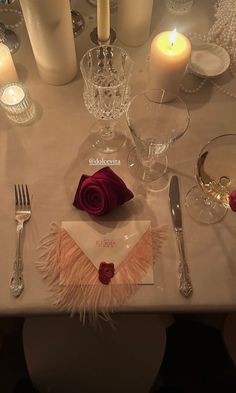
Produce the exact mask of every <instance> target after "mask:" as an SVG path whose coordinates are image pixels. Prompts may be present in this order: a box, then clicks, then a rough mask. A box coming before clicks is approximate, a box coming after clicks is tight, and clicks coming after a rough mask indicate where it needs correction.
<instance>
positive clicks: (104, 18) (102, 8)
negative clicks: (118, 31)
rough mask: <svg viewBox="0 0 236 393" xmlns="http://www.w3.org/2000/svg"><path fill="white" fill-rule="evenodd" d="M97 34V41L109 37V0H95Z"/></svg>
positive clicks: (103, 40) (105, 39) (104, 40)
mask: <svg viewBox="0 0 236 393" xmlns="http://www.w3.org/2000/svg"><path fill="white" fill-rule="evenodd" d="M97 34H98V41H99V42H106V41H108V40H109V38H110V0H98V1H97Z"/></svg>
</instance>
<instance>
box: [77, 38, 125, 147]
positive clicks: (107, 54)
mask: <svg viewBox="0 0 236 393" xmlns="http://www.w3.org/2000/svg"><path fill="white" fill-rule="evenodd" d="M80 68H81V72H82V75H83V78H84V94H83V96H84V102H85V106H86V107H87V109H88V111H89V112H90V113H91V114H92V115H93V116H94V117H95V118H96V119H99V120H100V121H97V122H96V123H95V124H94V125H93V127H92V130H91V134H90V139H91V143H92V145H93V146H94V147H95V148H97V149H98V150H99V151H101V152H103V153H112V152H114V151H117V150H118V149H119V148H120V147H121V146H123V144H124V142H125V140H126V137H125V135H124V132H123V127H122V126H121V125H120V124H119V122H117V121H116V120H118V119H119V118H120V117H121V115H122V114H123V113H124V112H125V111H126V108H127V106H128V103H129V100H130V87H129V79H130V76H131V72H132V68H133V61H132V60H131V58H130V57H129V55H128V54H127V53H126V52H125V51H124V50H123V49H121V48H118V47H116V46H112V45H103V46H100V47H95V48H92V49H90V50H89V51H88V52H86V53H85V55H84V56H83V58H82V60H81V62H80ZM101 120H102V122H101Z"/></svg>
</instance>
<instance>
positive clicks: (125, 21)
mask: <svg viewBox="0 0 236 393" xmlns="http://www.w3.org/2000/svg"><path fill="white" fill-rule="evenodd" d="M152 7H153V0H118V13H117V34H118V38H119V40H120V41H121V42H123V43H124V44H125V45H128V46H139V45H143V44H144V43H145V42H146V41H147V39H148V37H149V34H150V25H151V19H152Z"/></svg>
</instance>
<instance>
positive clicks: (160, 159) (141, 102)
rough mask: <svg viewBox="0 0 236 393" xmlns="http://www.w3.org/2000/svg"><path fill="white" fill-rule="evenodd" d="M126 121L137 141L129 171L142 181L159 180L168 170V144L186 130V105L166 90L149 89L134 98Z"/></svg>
mask: <svg viewBox="0 0 236 393" xmlns="http://www.w3.org/2000/svg"><path fill="white" fill-rule="evenodd" d="M127 123H128V126H129V128H130V131H131V134H132V136H133V140H134V144H135V147H134V148H133V149H132V150H131V152H130V154H129V157H128V167H129V170H130V172H131V173H132V175H133V176H134V177H136V178H138V179H139V180H142V181H146V182H150V181H154V180H157V179H158V178H159V177H161V176H162V175H164V174H165V172H166V170H167V162H168V161H167V156H166V152H167V150H168V148H169V146H170V145H171V144H172V143H173V142H175V141H176V140H177V139H179V138H180V137H181V136H183V135H184V133H185V132H186V131H187V128H188V124H189V112H188V109H187V107H186V104H185V103H184V101H183V100H182V99H181V98H180V97H178V96H175V95H173V94H172V93H171V92H168V91H167V90H161V89H160V90H159V89H158V90H147V91H145V92H142V93H140V94H138V95H136V96H135V97H134V98H133V99H132V100H131V102H130V104H129V107H128V110H127Z"/></svg>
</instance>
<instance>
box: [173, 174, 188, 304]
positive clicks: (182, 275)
mask: <svg viewBox="0 0 236 393" xmlns="http://www.w3.org/2000/svg"><path fill="white" fill-rule="evenodd" d="M169 200H170V212H171V218H172V222H173V225H174V230H175V234H176V239H177V245H178V250H179V291H180V293H181V294H182V295H183V296H185V297H189V296H191V295H192V293H193V286H192V282H191V279H190V276H189V268H188V264H187V262H186V258H185V252H184V236H183V226H182V214H181V206H180V193H179V180H178V177H177V176H172V178H171V181H170V188H169Z"/></svg>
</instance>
